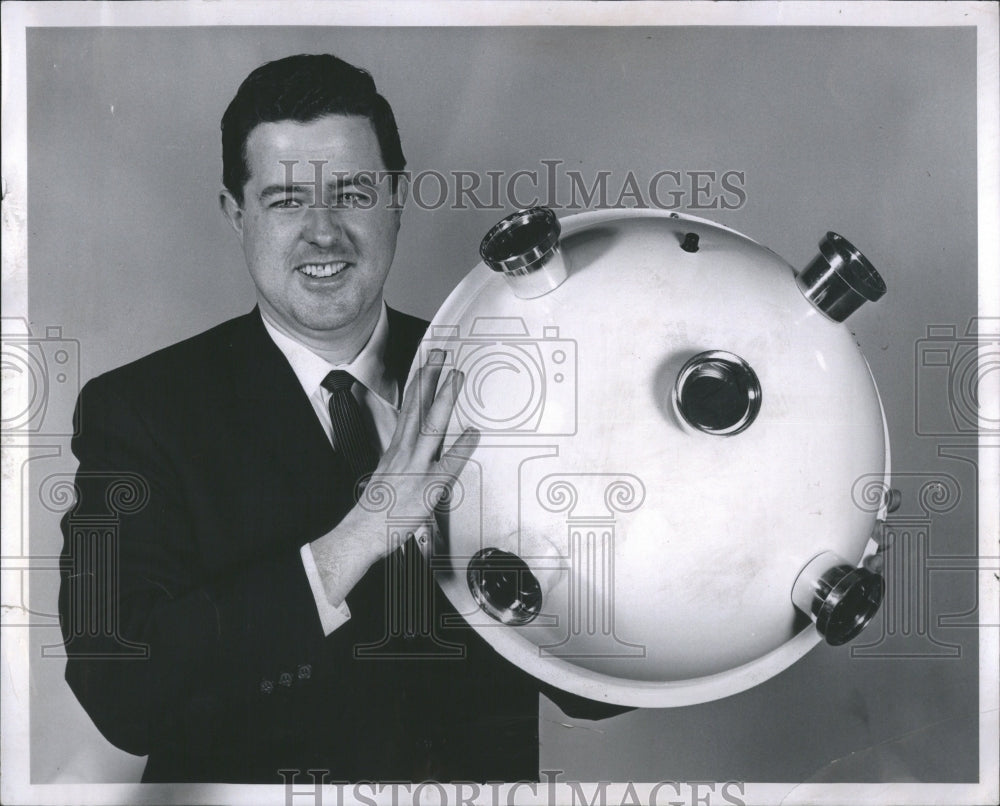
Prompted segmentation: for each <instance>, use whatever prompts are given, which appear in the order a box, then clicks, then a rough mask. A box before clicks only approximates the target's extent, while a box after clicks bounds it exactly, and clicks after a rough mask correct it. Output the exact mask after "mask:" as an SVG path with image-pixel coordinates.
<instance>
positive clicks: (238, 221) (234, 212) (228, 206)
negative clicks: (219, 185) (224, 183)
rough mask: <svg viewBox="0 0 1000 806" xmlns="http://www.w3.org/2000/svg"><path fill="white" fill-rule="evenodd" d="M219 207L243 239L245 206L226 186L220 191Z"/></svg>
mask: <svg viewBox="0 0 1000 806" xmlns="http://www.w3.org/2000/svg"><path fill="white" fill-rule="evenodd" d="M219 207H221V208H222V214H223V215H224V216H225V217H226V220H227V221H228V222H229V226H231V227H232V228H233V229H234V230H235V232H236V234H237V235H239V236H240V240H243V207H242V206H241V205H240V203H239V202H238V201H236V198H235V197H234V196H233V194H232V193H230V192H229V191H228V190H227V189H226V188H223V189H222V190H220V191H219Z"/></svg>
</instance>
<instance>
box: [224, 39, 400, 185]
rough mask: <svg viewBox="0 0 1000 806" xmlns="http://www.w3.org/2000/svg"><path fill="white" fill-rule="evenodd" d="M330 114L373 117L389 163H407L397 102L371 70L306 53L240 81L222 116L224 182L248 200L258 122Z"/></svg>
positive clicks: (271, 64) (329, 56)
mask: <svg viewBox="0 0 1000 806" xmlns="http://www.w3.org/2000/svg"><path fill="white" fill-rule="evenodd" d="M324 115H359V116H361V117H366V118H368V120H370V121H371V123H372V127H373V128H374V129H375V136H376V137H377V138H378V144H379V149H380V150H381V152H382V161H383V162H384V163H385V167H386V169H387V170H389V171H393V172H395V171H402V170H403V168H405V167H406V158H405V157H404V156H403V147H402V145H400V142H399V130H398V129H397V128H396V118H395V116H394V115H393V114H392V107H390V106H389V102H388V101H386V99H385V98H383V97H382V96H381V95H379V94H378V90H376V89H375V81H374V80H373V79H372V77H371V75H370V74H369V73H368V71H367V70H362V69H361V68H360V67H355V66H354V65H351V64H348V63H347V62H345V61H344V60H343V59H338V58H337V57H336V56H333V55H332V54H329V53H324V54H318V55H309V54H300V55H298V56H288V57H286V58H284V59H278V60H277V61H273V62H268V63H267V64H264V65H261V66H260V67H258V68H257V69H256V70H254V71H253V72H252V73H250V75H248V76H247V77H246V78H245V79H244V81H243V83H242V84H240V88H239V89H238V90H237V91H236V96H235V97H234V98H233V100H232V101H231V102H230V103H229V106H228V107H227V108H226V112H225V114H224V115H223V116H222V184H223V185H225V186H226V188H227V189H228V190H229V192H230V193H232V194H233V196H234V197H235V198H236V201H237V202H239V203H240V205H242V204H243V185H244V184H246V181H247V179H249V178H250V169H249V167H248V166H247V155H246V143H247V138H248V137H249V136H250V132H251V131H253V129H254V127H255V126H257V124H259V123H273V122H276V121H280V120H295V121H298V122H300V123H308V122H310V121H313V120H316V119H318V118H321V117H323V116H324ZM393 181H394V182H395V176H394V177H393Z"/></svg>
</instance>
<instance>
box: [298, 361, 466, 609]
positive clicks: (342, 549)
mask: <svg viewBox="0 0 1000 806" xmlns="http://www.w3.org/2000/svg"><path fill="white" fill-rule="evenodd" d="M443 361H444V353H443V352H442V351H441V350H432V351H431V353H430V356H429V357H428V360H427V363H426V364H424V366H423V367H421V368H420V369H419V370H418V371H417V376H416V377H415V378H414V380H413V382H412V383H411V384H410V385H409V386H408V387H407V389H406V392H405V394H404V396H403V406H402V409H401V411H400V415H399V422H398V423H397V425H396V431H395V432H394V434H393V436H392V440H391V441H390V443H389V447H388V449H387V450H386V452H385V455H383V456H382V459H381V460H380V461H379V464H378V467H377V468H376V469H375V472H374V473H373V474H372V477H371V479H370V480H369V481H368V486H367V488H366V493H365V494H366V495H367V496H369V499H371V500H378V498H380V497H381V496H382V495H389V496H391V497H392V498H393V499H394V501H395V504H394V507H395V508H396V509H397V510H398V509H400V508H405V511H406V513H407V516H408V517H407V520H411V522H424V523H426V525H427V533H428V534H430V531H431V528H432V526H433V521H434V507H435V506H436V504H437V503H438V502H439V501H440V500H441V498H442V497H443V496H444V495H445V494H447V493H448V492H449V490H450V488H451V485H452V484H453V483H454V481H455V479H456V478H457V477H458V474H459V473H461V471H462V468H463V467H465V463H466V462H467V461H468V459H469V457H470V456H471V455H472V453H473V451H475V449H476V446H477V445H478V444H479V432H478V431H477V430H476V429H474V428H467V429H466V430H465V431H464V432H463V433H462V434H461V435H460V436H459V437H458V439H456V440H455V443H454V444H453V445H452V446H451V447H450V448H449V449H448V451H447V452H445V453H444V454H443V455H441V449H442V446H443V445H442V443H443V442H444V436H445V432H446V431H447V428H448V423H449V421H450V420H451V414H452V411H453V410H454V408H455V401H456V400H457V399H458V393H459V391H460V390H461V388H462V383H463V382H464V380H465V377H464V373H462V372H460V371H456V370H449V372H448V375H447V376H446V377H445V380H444V383H442V384H441V386H440V389H439V388H438V383H439V381H440V376H441V372H442V369H443V367H442V364H443ZM439 457H440V458H439ZM428 491H430V494H429V495H428ZM405 537H406V536H405V535H399V536H398V538H397V539H395V540H394V539H393V538H392V536H391V535H390V533H389V530H387V529H386V522H385V512H384V511H382V510H381V508H379V507H373V506H371V505H366V502H362V503H361V504H359V505H357V506H355V507H354V509H352V510H351V511H350V512H349V513H348V514H347V515H346V516H345V517H344V519H343V520H342V521H341V522H340V523H339V524H338V525H337V526H336V528H334V529H333V530H332V531H331V532H328V533H327V534H325V535H323V537H320V538H318V539H317V540H314V541H313V542H312V543H311V548H312V552H313V557H314V558H315V561H316V567H317V569H318V570H319V574H320V577H321V579H322V580H323V588H324V591H325V592H326V596H327V599H328V601H329V602H330V603H331V604H333V605H339V604H340V603H341V602H343V601H344V599H345V598H346V596H347V594H348V592H349V591H350V590H351V588H353V587H354V586H355V585H356V584H357V583H358V582H359V581H360V579H361V577H363V576H364V574H365V572H366V571H367V570H368V568H369V567H370V566H371V565H372V564H373V563H375V562H376V561H377V560H379V559H381V558H382V557H383V556H385V555H386V554H388V553H390V552H392V551H393V550H394V549H395V548H396V547H397V546H398V545H399V543H400V542H402V540H403V539H405Z"/></svg>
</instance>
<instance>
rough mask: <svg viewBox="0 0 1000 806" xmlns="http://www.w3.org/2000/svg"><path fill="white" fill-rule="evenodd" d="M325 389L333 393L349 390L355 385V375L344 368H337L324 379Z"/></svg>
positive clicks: (323, 385)
mask: <svg viewBox="0 0 1000 806" xmlns="http://www.w3.org/2000/svg"><path fill="white" fill-rule="evenodd" d="M321 385H322V387H323V388H324V389H326V390H327V391H328V392H330V393H332V394H337V393H338V392H348V391H350V389H351V387H352V386H354V376H353V375H351V373H350V372H348V371H347V370H344V369H335V370H331V372H330V373H329V374H328V375H327V376H326V377H325V378H324V379H323V383H322V384H321Z"/></svg>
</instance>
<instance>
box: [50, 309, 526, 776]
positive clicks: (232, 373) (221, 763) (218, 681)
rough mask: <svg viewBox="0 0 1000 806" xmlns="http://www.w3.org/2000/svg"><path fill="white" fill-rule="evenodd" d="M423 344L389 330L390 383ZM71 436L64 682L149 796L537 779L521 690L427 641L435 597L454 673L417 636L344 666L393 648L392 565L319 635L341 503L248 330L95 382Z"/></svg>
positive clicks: (403, 328)
mask: <svg viewBox="0 0 1000 806" xmlns="http://www.w3.org/2000/svg"><path fill="white" fill-rule="evenodd" d="M425 327H426V323H425V322H422V321H420V320H417V319H414V318H413V317H410V316H406V315H405V314H401V313H398V312H395V311H390V318H389V344H390V352H389V355H388V356H387V365H388V366H389V368H390V369H391V371H392V372H393V373H394V374H395V375H396V377H397V378H399V379H400V380H401V381H402V380H405V377H406V374H407V371H408V368H409V366H410V363H411V360H412V358H413V355H414V353H415V350H416V348H417V344H418V342H419V339H420V337H421V335H422V333H423V330H424V328H425ZM76 417H77V418H78V419H77V425H78V436H77V437H75V438H74V440H73V451H74V453H75V454H76V456H77V457H78V458H79V460H80V469H79V472H78V476H77V487H78V493H79V500H78V503H77V505H76V506H75V507H74V509H73V510H72V511H71V512H69V513H67V515H66V517H65V518H64V519H63V532H64V538H65V546H64V553H63V560H64V562H63V565H64V570H63V578H62V586H61V589H60V596H59V607H60V615H61V619H62V624H63V631H64V637H65V639H66V642H67V654H68V656H69V660H68V663H67V667H66V679H67V681H68V682H69V685H70V686H71V688H72V689H73V691H74V692H75V694H76V696H77V697H78V698H79V700H80V702H81V703H82V704H83V706H84V708H86V710H87V712H88V713H89V714H90V716H91V718H92V719H93V720H94V722H95V724H96V725H97V727H98V728H99V729H100V730H101V732H102V733H103V734H104V735H105V736H106V737H107V738H108V739H109V740H110V741H111V742H112V743H114V744H115V745H117V746H118V747H120V748H122V749H124V750H127V751H129V752H131V753H136V754H149V761H148V764H147V767H146V771H145V774H144V780H146V781H241V782H270V783H281V782H282V781H283V777H282V774H281V773H280V772H279V770H282V769H286V770H288V769H298V770H302V771H303V774H304V771H305V770H306V769H322V770H330V775H329V776H328V777H327V779H326V780H327V781H358V780H421V779H435V780H440V781H448V780H478V781H484V780H519V779H532V780H536V779H537V776H538V729H537V716H538V697H537V694H538V690H539V689H538V685H537V683H536V682H535V681H533V680H532V679H531V678H529V677H528V676H526V675H525V674H524V673H522V672H520V671H519V670H518V669H516V668H514V667H513V666H511V665H510V664H509V663H507V662H506V661H504V660H502V659H501V658H500V657H499V656H497V655H496V654H495V653H494V652H493V651H492V649H490V648H489V647H488V646H487V645H486V644H485V642H483V641H482V640H481V639H480V638H479V637H478V636H477V635H476V634H475V633H474V632H473V631H472V630H470V629H469V628H467V627H465V626H464V625H460V626H450V627H441V626H440V619H441V618H442V617H443V616H445V615H447V614H449V613H452V612H453V611H452V610H451V608H450V606H449V605H448V604H447V602H446V601H445V599H444V597H443V596H441V595H440V593H439V592H438V591H437V589H436V586H433V587H434V591H435V593H434V600H435V610H434V613H433V614H434V617H435V624H436V625H437V626H436V629H435V635H436V636H437V637H438V638H440V639H441V641H443V642H445V643H448V644H451V645H453V648H452V649H451V650H448V651H447V653H446V654H449V655H451V654H452V653H454V652H455V650H454V647H455V646H457V647H459V653H460V655H461V657H458V658H455V657H449V658H441V657H435V658H431V659H427V658H414V657H413V655H414V652H415V651H417V650H421V651H433V650H440V646H439V645H438V644H437V643H435V642H434V641H430V642H429V641H428V639H427V637H426V636H423V637H420V636H417V637H416V638H406V637H399V636H396V637H394V638H392V640H390V641H389V642H388V643H387V644H385V645H384V646H383V647H382V649H381V650H380V652H381V654H376V656H375V657H373V658H358V657H356V656H355V652H354V649H355V647H358V646H359V645H364V644H368V645H378V644H379V642H380V640H381V639H383V638H384V637H385V636H386V634H387V611H386V588H387V582H386V580H387V573H388V571H389V570H390V562H395V561H396V559H398V554H397V555H393V558H390V560H388V561H386V560H384V561H381V562H379V563H376V564H375V565H374V566H373V567H372V568H371V570H370V571H369V573H368V574H367V576H366V577H365V578H364V579H363V580H362V582H361V583H360V584H359V585H358V586H356V587H355V589H354V590H353V591H352V592H351V594H350V595H349V596H348V597H347V602H348V605H349V606H350V608H351V612H352V618H351V620H350V621H348V622H347V624H345V625H344V626H343V627H341V628H340V629H338V630H337V631H335V632H334V633H333V634H332V635H330V636H329V637H326V636H324V635H323V631H322V629H321V626H320V622H319V617H318V614H317V611H316V606H315V602H314V600H313V597H312V592H311V589H310V587H309V584H308V582H307V579H306V576H305V573H304V571H303V567H302V562H301V558H300V555H299V550H300V547H301V546H302V545H303V544H304V543H306V542H307V541H309V540H312V539H314V538H316V537H319V536H320V535H322V534H324V533H325V532H327V531H328V530H330V529H331V528H332V527H333V526H335V525H336V524H337V523H338V521H339V520H340V519H341V518H342V517H343V516H344V514H345V513H346V512H347V511H348V510H349V509H350V508H351V506H353V503H354V502H353V500H352V494H351V489H350V487H351V485H350V484H348V483H347V482H346V481H345V476H344V474H343V472H342V469H341V467H340V462H339V458H338V457H337V456H336V454H335V453H334V451H333V450H332V449H331V447H330V444H329V442H328V440H327V438H326V436H325V435H324V433H323V430H322V427H321V426H320V424H319V422H318V420H317V418H316V415H315V412H314V411H313V409H312V407H311V404H310V403H309V401H308V399H307V398H306V396H305V395H304V394H303V392H302V388H301V386H300V385H299V383H298V380H297V379H296V377H295V375H294V373H293V372H292V369H291V367H290V366H289V365H288V363H287V361H286V360H285V358H284V356H283V355H282V354H281V352H280V351H279V350H278V348H277V347H276V346H275V344H274V343H273V341H272V340H271V339H270V338H269V337H268V335H267V333H266V331H265V330H264V327H263V325H262V323H261V320H260V316H259V314H258V312H257V311H253V312H251V313H250V314H248V315H246V316H241V317H239V318H236V319H233V320H231V321H229V322H225V323H224V324H222V325H219V326H218V327H216V328H213V329H212V330H209V331H207V332H205V333H202V334H201V335H198V336H195V337H194V338H192V339H189V340H187V341H184V342H181V343H179V344H176V345H173V346H171V347H168V348H166V349H164V350H161V351H159V352H157V353H154V354H153V355H150V356H147V357H146V358H143V359H141V360H139V361H136V362H135V363H132V364H129V365H128V366H125V367H122V368H120V369H117V370H114V371H113V372H109V373H107V374H105V375H102V376H100V377H98V378H95V379H94V380H92V381H90V382H89V383H88V384H87V385H86V386H85V387H84V389H83V391H82V392H81V394H80V399H79V402H78V405H77V412H76ZM389 632H390V633H391V630H389ZM389 654H396V655H400V656H401V657H388V655H389ZM144 656H145V657H144ZM303 780H305V781H308V780H309V779H308V778H306V779H303Z"/></svg>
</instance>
